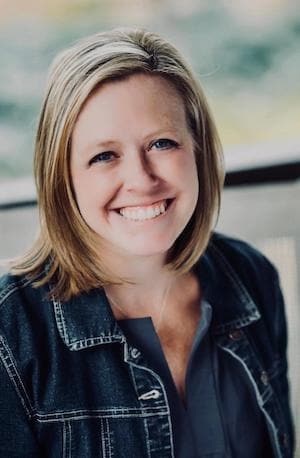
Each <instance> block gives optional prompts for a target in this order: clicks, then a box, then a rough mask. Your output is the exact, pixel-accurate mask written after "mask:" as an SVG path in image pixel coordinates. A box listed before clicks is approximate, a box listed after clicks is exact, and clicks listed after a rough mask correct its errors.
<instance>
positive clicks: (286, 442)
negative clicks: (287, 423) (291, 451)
mask: <svg viewBox="0 0 300 458" xmlns="http://www.w3.org/2000/svg"><path fill="white" fill-rule="evenodd" d="M282 443H283V446H284V448H288V447H289V436H288V435H287V434H286V433H283V434H282Z"/></svg>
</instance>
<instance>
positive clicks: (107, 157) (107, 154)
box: [89, 151, 114, 165]
mask: <svg viewBox="0 0 300 458" xmlns="http://www.w3.org/2000/svg"><path fill="white" fill-rule="evenodd" d="M113 156H114V153H112V152H111V151H104V152H103V153H99V154H96V156H94V157H93V158H92V159H91V160H90V161H89V165H91V164H94V163H95V162H109V161H111V159H112V157H113Z"/></svg>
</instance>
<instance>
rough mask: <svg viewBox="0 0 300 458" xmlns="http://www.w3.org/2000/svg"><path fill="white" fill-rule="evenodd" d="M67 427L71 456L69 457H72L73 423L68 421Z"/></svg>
mask: <svg viewBox="0 0 300 458" xmlns="http://www.w3.org/2000/svg"><path fill="white" fill-rule="evenodd" d="M67 427H68V445H69V456H68V458H71V455H72V447H71V445H72V429H71V423H70V421H68V422H67Z"/></svg>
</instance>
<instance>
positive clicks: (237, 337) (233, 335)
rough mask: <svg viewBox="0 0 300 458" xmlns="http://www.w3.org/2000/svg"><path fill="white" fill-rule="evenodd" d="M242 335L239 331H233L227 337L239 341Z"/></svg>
mask: <svg viewBox="0 0 300 458" xmlns="http://www.w3.org/2000/svg"><path fill="white" fill-rule="evenodd" d="M243 335H244V333H243V331H242V330H241V329H234V330H233V331H231V332H230V333H229V337H230V339H231V340H241V338H242V337H243Z"/></svg>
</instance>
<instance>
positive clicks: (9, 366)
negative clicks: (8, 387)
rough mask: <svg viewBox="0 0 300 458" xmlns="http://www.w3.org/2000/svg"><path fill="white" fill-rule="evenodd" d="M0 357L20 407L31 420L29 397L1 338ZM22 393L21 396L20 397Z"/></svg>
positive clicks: (11, 356) (31, 409)
mask: <svg viewBox="0 0 300 458" xmlns="http://www.w3.org/2000/svg"><path fill="white" fill-rule="evenodd" d="M0 357H1V359H2V361H3V365H4V367H5V369H6V372H7V374H8V376H9V378H10V380H11V382H12V384H13V385H14V387H15V390H16V392H17V395H18V397H19V398H20V400H21V403H22V406H23V407H24V409H25V411H26V414H27V416H28V417H29V418H30V419H31V418H32V416H33V411H34V409H33V407H32V405H31V402H30V399H29V396H28V394H27V392H26V389H25V386H24V384H23V382H22V379H21V377H20V375H19V373H18V371H17V367H16V363H15V361H14V358H13V355H12V353H11V352H10V349H9V348H8V346H7V345H6V344H5V341H4V339H3V337H2V336H0ZM22 392H23V396H22Z"/></svg>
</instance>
